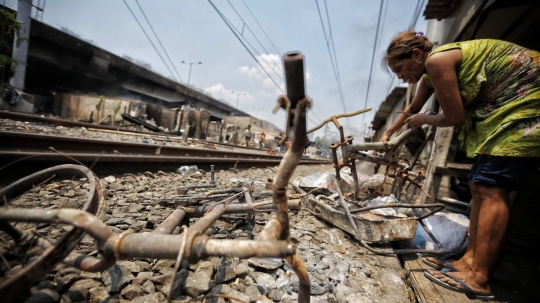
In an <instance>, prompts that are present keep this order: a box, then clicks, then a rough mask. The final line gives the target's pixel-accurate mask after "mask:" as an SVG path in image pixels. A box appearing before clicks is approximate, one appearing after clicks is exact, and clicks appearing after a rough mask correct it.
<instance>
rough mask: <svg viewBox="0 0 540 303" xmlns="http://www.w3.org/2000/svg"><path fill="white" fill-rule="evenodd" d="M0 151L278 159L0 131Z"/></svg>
mask: <svg viewBox="0 0 540 303" xmlns="http://www.w3.org/2000/svg"><path fill="white" fill-rule="evenodd" d="M0 141H1V142H2V146H1V147H0V150H2V151H18V150H22V151H27V152H46V151H48V150H49V148H50V147H53V148H54V149H56V150H58V151H62V152H64V153H106V154H120V155H155V156H191V157H195V156H197V157H215V158H227V157H228V158H240V159H242V158H244V159H276V160H281V156H278V155H269V154H262V153H247V152H236V151H223V150H214V149H204V148H194V147H179V146H170V145H163V144H150V143H132V142H122V141H110V140H97V139H86V138H77V137H68V136H54V135H42V134H31V133H21V132H10V131H0Z"/></svg>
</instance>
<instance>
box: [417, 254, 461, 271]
mask: <svg viewBox="0 0 540 303" xmlns="http://www.w3.org/2000/svg"><path fill="white" fill-rule="evenodd" d="M424 263H426V264H428V265H429V266H431V267H433V268H436V269H443V268H449V269H450V270H452V271H467V270H468V269H469V267H470V263H469V262H467V260H466V258H465V256H464V257H463V258H461V259H459V260H445V259H441V258H435V257H426V258H424Z"/></svg>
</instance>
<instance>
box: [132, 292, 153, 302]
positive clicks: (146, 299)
mask: <svg viewBox="0 0 540 303" xmlns="http://www.w3.org/2000/svg"><path fill="white" fill-rule="evenodd" d="M131 303H160V301H159V300H158V299H157V298H156V296H154V295H153V294H151V295H146V296H142V297H138V298H135V299H133V300H131Z"/></svg>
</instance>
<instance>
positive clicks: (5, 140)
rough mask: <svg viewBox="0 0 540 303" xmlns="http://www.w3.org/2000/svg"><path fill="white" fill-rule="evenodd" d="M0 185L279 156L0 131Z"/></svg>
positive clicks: (264, 161) (252, 163) (243, 164)
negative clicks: (79, 169)
mask: <svg viewBox="0 0 540 303" xmlns="http://www.w3.org/2000/svg"><path fill="white" fill-rule="evenodd" d="M0 142H2V144H1V146H0V167H4V166H6V165H8V164H10V165H8V166H7V167H5V168H3V169H2V170H0V179H1V180H2V181H5V180H8V179H9V180H11V179H13V178H18V177H21V176H24V175H27V174H29V173H32V172H35V171H37V170H40V169H45V168H48V167H51V166H54V165H59V164H65V163H76V161H79V162H81V163H83V164H85V165H87V166H89V167H90V168H91V169H92V171H94V172H95V173H97V174H119V173H128V172H129V173H133V172H143V171H147V170H149V171H157V170H162V171H176V169H177V168H178V167H180V166H182V165H187V164H189V165H197V166H198V167H199V168H201V169H203V170H209V169H210V165H214V167H215V168H216V169H229V168H232V167H236V168H247V167H266V166H274V165H278V164H279V163H280V162H281V159H282V157H281V156H280V155H270V154H263V153H253V152H247V151H246V152H238V151H225V150H217V149H211V148H193V147H178V146H170V145H165V144H150V143H129V142H120V141H108V140H97V139H86V138H77V137H66V136H54V135H43V134H33V133H22V132H10V131H0ZM328 163H329V162H328V161H325V160H316V159H302V160H301V161H300V164H328Z"/></svg>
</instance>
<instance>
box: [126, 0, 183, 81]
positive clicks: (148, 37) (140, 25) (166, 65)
mask: <svg viewBox="0 0 540 303" xmlns="http://www.w3.org/2000/svg"><path fill="white" fill-rule="evenodd" d="M123 1H124V4H125V5H126V7H127V8H128V10H129V12H130V13H131V15H132V16H133V18H135V21H137V24H139V27H140V28H141V29H142V31H143V33H144V35H145V36H146V38H147V39H148V41H150V44H152V47H153V48H154V50H155V51H156V53H157V54H158V55H159V57H160V58H161V61H163V64H165V67H167V69H168V70H169V72H170V73H171V76H173V78H174V80H175V81H178V79H176V77H175V76H174V73H173V72H172V71H171V68H170V67H169V65H168V64H167V62H165V59H163V56H161V53H160V52H159V51H158V49H157V48H156V46H155V45H154V42H152V39H150V36H148V34H147V33H146V31H145V30H144V27H143V26H142V24H141V23H140V22H139V19H137V16H135V14H134V13H133V11H132V10H131V8H130V7H129V5H128V4H127V2H126V0H123Z"/></svg>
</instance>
